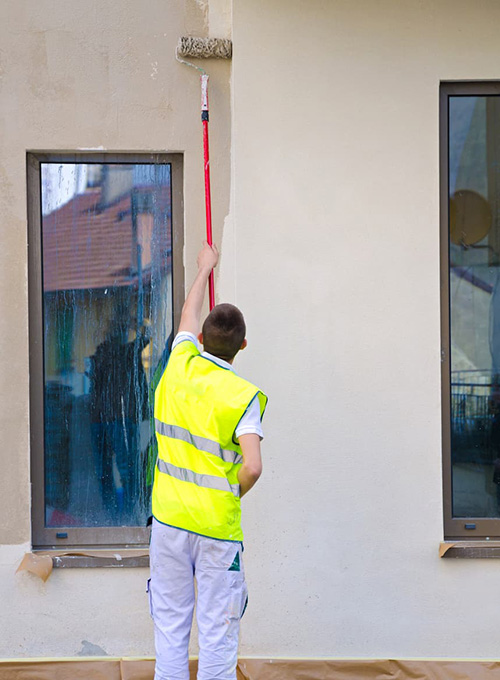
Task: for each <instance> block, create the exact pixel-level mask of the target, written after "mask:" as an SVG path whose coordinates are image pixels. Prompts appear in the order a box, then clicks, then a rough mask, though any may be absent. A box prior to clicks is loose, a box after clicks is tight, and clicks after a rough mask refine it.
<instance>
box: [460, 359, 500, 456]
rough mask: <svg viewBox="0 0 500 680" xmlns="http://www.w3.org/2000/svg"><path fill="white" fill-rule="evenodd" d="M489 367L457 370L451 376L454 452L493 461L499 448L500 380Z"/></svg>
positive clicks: (497, 454)
mask: <svg viewBox="0 0 500 680" xmlns="http://www.w3.org/2000/svg"><path fill="white" fill-rule="evenodd" d="M498 378H499V376H493V375H492V374H491V372H489V371H455V372H453V373H452V380H451V453H452V460H453V462H455V463H458V462H471V463H482V464H484V463H486V464H491V463H492V462H493V461H494V460H495V458H497V457H498V456H499V451H500V383H499V379H498Z"/></svg>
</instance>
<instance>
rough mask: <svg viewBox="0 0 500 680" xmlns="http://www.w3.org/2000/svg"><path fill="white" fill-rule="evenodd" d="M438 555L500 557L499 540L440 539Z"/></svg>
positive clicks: (481, 557)
mask: <svg viewBox="0 0 500 680" xmlns="http://www.w3.org/2000/svg"><path fill="white" fill-rule="evenodd" d="M439 557H444V558H447V559H448V558H455V559H491V558H500V541H442V542H441V543H440V544H439Z"/></svg>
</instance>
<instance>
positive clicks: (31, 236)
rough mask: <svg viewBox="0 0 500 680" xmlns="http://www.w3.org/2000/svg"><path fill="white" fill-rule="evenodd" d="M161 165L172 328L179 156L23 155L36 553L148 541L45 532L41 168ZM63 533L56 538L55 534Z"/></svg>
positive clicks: (142, 533) (90, 530) (143, 536)
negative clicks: (168, 200) (168, 203)
mask: <svg viewBox="0 0 500 680" xmlns="http://www.w3.org/2000/svg"><path fill="white" fill-rule="evenodd" d="M47 162H61V163H102V164H106V163H130V164H134V163H164V164H167V163H168V164H170V166H171V186H172V290H173V301H172V302H173V317H174V318H173V322H174V328H177V327H178V324H179V320H180V314H181V310H182V305H183V302H184V267H183V255H182V254H183V247H184V205H183V155H182V154H181V153H164V152H154V153H139V152H137V153H113V152H104V153H93V152H92V153H73V152H68V153H63V152H50V151H28V152H27V156H26V165H27V201H28V203H27V216H28V290H29V370H30V457H31V490H32V494H31V495H32V499H31V500H32V507H31V517H32V544H33V547H34V548H38V549H56V550H66V549H70V550H71V549H75V548H78V549H81V548H112V549H114V548H118V547H120V548H143V547H147V545H148V543H149V530H148V529H147V528H146V527H58V528H46V527H45V522H44V516H45V498H44V443H43V442H44V389H43V388H44V357H43V301H42V297H43V290H42V249H41V164H42V163H47ZM58 533H59V534H67V538H57V537H56V534H58Z"/></svg>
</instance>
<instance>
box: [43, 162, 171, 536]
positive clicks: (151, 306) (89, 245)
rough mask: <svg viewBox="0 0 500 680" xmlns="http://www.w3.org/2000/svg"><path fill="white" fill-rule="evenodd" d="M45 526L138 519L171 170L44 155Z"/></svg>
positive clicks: (151, 452)
mask: <svg viewBox="0 0 500 680" xmlns="http://www.w3.org/2000/svg"><path fill="white" fill-rule="evenodd" d="M41 195H42V206H41V207H42V254H43V258H42V259H43V262H42V264H43V270H42V276H43V328H44V417H45V423H44V433H45V435H44V439H45V441H44V444H45V457H44V465H45V526H46V527H58V526H66V527H71V526H74V527H89V526H142V525H144V524H145V521H146V518H147V515H148V513H149V497H150V489H151V483H152V478H151V475H152V467H153V465H154V460H155V455H156V451H155V438H154V428H153V427H152V423H151V418H152V398H151V395H152V393H153V391H154V386H155V380H157V379H158V374H159V373H160V372H161V370H162V367H163V365H164V363H165V361H166V352H167V351H166V345H167V340H168V339H169V337H170V335H171V332H172V327H173V319H172V273H171V255H172V254H171V243H172V219H171V166H170V165H169V164H124V163H110V164H105V165H102V164H92V163H78V164H71V163H42V166H41Z"/></svg>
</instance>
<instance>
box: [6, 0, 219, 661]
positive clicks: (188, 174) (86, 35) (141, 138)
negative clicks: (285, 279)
mask: <svg viewBox="0 0 500 680" xmlns="http://www.w3.org/2000/svg"><path fill="white" fill-rule="evenodd" d="M208 23H209V17H208V4H207V3H202V2H195V1H194V0H187V1H186V2H181V1H168V2H165V1H164V0H147V1H146V2H144V3H139V4H137V3H129V2H127V3H124V2H121V0H117V1H116V2H115V1H112V2H105V3H102V2H97V1H96V2H94V1H93V0H90V1H89V2H85V3H81V2H78V1H77V0H70V1H69V2H59V1H57V2H52V1H50V0H42V1H41V2H39V1H35V2H33V1H31V0H20V1H17V0H16V1H15V2H14V1H11V0H7V1H6V2H2V3H1V7H0V36H1V39H0V43H1V48H0V101H1V105H0V148H1V154H0V214H1V218H0V223H1V229H2V232H1V234H2V249H1V252H0V296H1V299H2V316H1V321H0V354H1V357H2V359H1V370H0V376H1V378H0V394H1V401H2V404H3V408H2V413H1V416H0V419H1V421H0V422H1V432H2V446H1V450H0V467H1V471H2V472H1V474H0V513H1V516H2V521H1V522H0V545H1V546H3V547H0V601H1V602H2V606H1V607H0V629H1V630H2V631H4V634H3V635H2V639H1V640H0V657H11V656H13V657H15V656H54V655H55V656H74V655H77V654H78V653H79V652H82V653H84V654H85V653H86V654H92V653H94V654H96V653H99V649H102V650H104V651H105V652H106V653H108V654H118V655H122V654H123V653H126V654H127V655H129V654H130V655H135V654H145V653H149V654H152V652H153V643H152V626H151V624H150V620H149V614H148V607H147V602H146V595H145V581H146V578H147V573H146V571H145V570H140V569H139V570H134V569H132V570H129V569H128V570H116V569H113V570H102V569H91V570H87V571H85V570H78V569H77V570H70V571H63V570H56V571H55V572H54V573H53V574H52V576H51V577H50V579H49V581H48V582H47V583H46V584H42V583H41V582H40V583H39V582H36V580H35V577H31V575H29V574H26V573H24V574H18V575H17V576H15V575H14V570H15V568H16V567H17V565H18V563H19V561H20V558H21V557H22V555H23V553H24V551H25V550H26V549H29V545H30V538H31V536H30V472H29V471H30V463H29V375H28V299H27V257H26V252H27V216H26V151H27V150H49V151H58V150H69V151H78V150H85V149H99V150H105V151H144V152H147V151H150V150H151V151H181V152H183V153H184V173H185V174H184V210H185V215H184V217H185V250H186V253H185V254H186V260H187V261H188V263H189V264H188V266H187V274H186V275H187V279H188V280H190V279H191V278H192V275H193V271H194V269H195V267H196V264H195V254H196V252H197V250H198V247H199V245H200V243H201V240H202V239H203V234H204V186H203V156H202V135H201V123H200V86H199V77H198V74H197V73H196V72H195V71H194V70H193V69H189V68H188V67H186V66H182V65H181V64H179V63H177V62H176V60H175V46H176V44H177V40H178V38H179V37H180V36H182V35H186V34H192V35H199V36H202V37H203V36H206V35H207V34H208ZM210 75H211V83H210V93H211V113H212V120H213V121H214V122H213V123H212V124H211V131H210V132H211V139H210V143H211V155H212V185H213V197H212V201H213V219H214V232H215V238H216V239H217V240H218V241H220V240H221V233H222V223H223V219H224V217H225V215H226V213H227V212H228V209H229V168H230V98H229V78H230V63H229V62H222V61H220V62H216V63H213V64H211V67H210ZM215 121H217V124H215ZM180 256H181V257H182V254H180ZM104 611H106V615H105V616H104V617H102V616H101V614H102V613H103V612H104ZM96 612H99V613H100V615H99V617H97V616H96ZM35 614H36V616H35ZM83 641H86V642H87V643H88V644H83ZM82 650H83V651H82ZM92 650H94V651H93V652H92Z"/></svg>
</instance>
